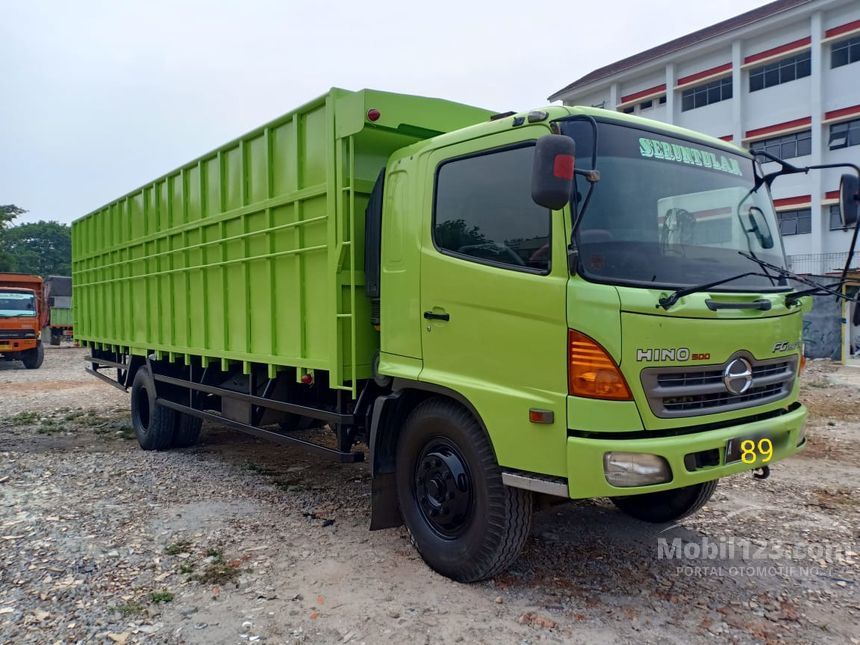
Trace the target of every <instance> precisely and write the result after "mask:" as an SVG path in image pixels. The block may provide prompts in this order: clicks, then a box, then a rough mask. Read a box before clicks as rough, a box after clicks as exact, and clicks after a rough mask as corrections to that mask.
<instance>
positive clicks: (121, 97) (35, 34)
mask: <svg viewBox="0 0 860 645" xmlns="http://www.w3.org/2000/svg"><path fill="white" fill-rule="evenodd" d="M762 4H765V3H764V2H761V1H758V0H722V1H721V2H718V3H716V2H689V1H681V0H649V1H648V2H641V1H639V0H608V1H605V2H599V3H586V2H583V1H582V0H580V1H578V2H565V3H540V2H516V3H513V2H510V1H508V2H505V1H496V2H492V3H491V2H477V1H476V2H470V1H467V0H459V1H456V2H452V1H449V0H433V1H432V2H420V3H409V2H403V1H402V0H401V1H400V2H389V1H387V0H364V1H363V2H356V1H353V2H339V1H337V0H329V1H328V2H320V1H319V0H317V1H316V2H313V1H311V2H306V1H304V0H294V1H291V0H281V1H278V0H241V1H238V0H237V1H234V2H226V1H222V0H200V1H198V0H172V1H170V0H146V1H143V0H125V1H118V0H111V1H93V0H76V1H75V2H69V1H68V0H28V1H23V2H22V1H21V0H0V204H10V203H12V204H16V205H18V206H20V207H22V208H25V209H27V210H28V211H29V212H28V213H27V214H26V215H24V216H22V217H20V218H18V220H16V223H22V222H27V221H37V220H42V219H44V220H57V221H60V222H71V221H72V220H74V219H76V218H77V217H80V216H81V215H84V214H86V213H88V212H90V211H92V210H94V209H96V208H97V207H99V206H101V205H103V204H104V203H106V202H108V201H110V200H112V199H114V198H116V197H119V196H121V195H123V194H125V193H127V192H128V191H130V190H132V189H134V188H136V187H138V186H140V185H142V184H144V183H146V182H147V181H149V180H151V179H154V178H155V177H158V176H160V175H162V174H164V173H165V172H167V171H169V170H172V169H174V168H176V167H177V166H179V165H181V164H183V163H184V162H186V161H190V160H191V159H193V158H195V157H197V156H200V155H201V154H203V153H205V152H208V151H209V150H212V149H213V148H216V147H218V146H219V145H220V144H222V143H225V142H227V141H228V140H230V139H233V138H235V137H236V136H238V135H240V134H242V133H243V132H246V131H248V130H251V129H253V128H255V127H257V126H258V125H261V124H262V123H264V122H266V121H268V120H271V119H272V118H274V117H276V116H278V115H280V114H283V113H285V112H288V111H289V110H291V109H292V108H294V107H297V106H299V105H301V104H303V103H305V102H307V101H308V100H310V99H312V98H314V97H316V96H319V95H321V94H324V93H325V92H326V90H327V89H328V88H329V87H332V86H337V87H343V88H346V89H353V90H357V89H362V88H365V87H369V88H374V89H380V90H388V91H393V92H403V93H410V94H420V95H424V96H438V97H442V98H446V99H450V100H454V101H460V102H463V103H470V104H473V105H478V106H481V107H486V108H490V109H495V110H498V111H506V110H524V109H529V108H534V107H538V106H541V105H545V104H546V103H547V100H546V97H547V96H549V95H550V94H551V93H553V92H554V91H556V90H558V89H560V88H562V87H564V86H565V85H567V84H568V83H570V82H571V81H573V80H575V79H577V78H579V77H581V76H583V75H584V74H586V73H588V72H590V71H591V70H593V69H595V68H597V67H601V66H603V65H605V64H607V63H611V62H613V61H616V60H618V59H620V58H624V57H626V56H629V55H631V54H635V53H637V52H639V51H642V50H643V49H647V48H649V47H653V46H655V45H659V44H660V43H663V42H665V41H667V40H671V39H673V38H676V37H678V36H681V35H684V34H686V33H689V32H690V31H694V30H696V29H700V28H702V27H705V26H708V25H710V24H713V23H715V22H719V21H720V20H724V19H726V18H729V17H731V16H734V15H736V14H738V13H742V12H744V11H747V10H749V9H752V8H754V7H756V6H760V5H762Z"/></svg>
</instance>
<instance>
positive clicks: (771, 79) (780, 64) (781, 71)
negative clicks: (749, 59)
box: [750, 50, 810, 92]
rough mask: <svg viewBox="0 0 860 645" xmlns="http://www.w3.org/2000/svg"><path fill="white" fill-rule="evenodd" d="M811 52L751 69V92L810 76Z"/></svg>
mask: <svg viewBox="0 0 860 645" xmlns="http://www.w3.org/2000/svg"><path fill="white" fill-rule="evenodd" d="M809 73H810V64H809V51H808V50H807V51H805V52H802V53H800V54H797V55H795V56H789V57H788V58H783V59H782V60H778V61H776V62H774V63H768V64H767V65H761V66H760V67H753V68H752V69H750V92H755V91H757V90H763V89H764V88H766V87H772V86H774V85H780V84H781V83H788V82H789V81H793V80H796V79H798V78H803V77H804V76H809Z"/></svg>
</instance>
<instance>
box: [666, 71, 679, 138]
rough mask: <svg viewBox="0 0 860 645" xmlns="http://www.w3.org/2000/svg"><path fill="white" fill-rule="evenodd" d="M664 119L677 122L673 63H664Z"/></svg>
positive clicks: (673, 122)
mask: <svg viewBox="0 0 860 645" xmlns="http://www.w3.org/2000/svg"><path fill="white" fill-rule="evenodd" d="M666 121H667V122H668V123H672V124H677V123H678V113H677V112H676V111H675V63H667V64H666Z"/></svg>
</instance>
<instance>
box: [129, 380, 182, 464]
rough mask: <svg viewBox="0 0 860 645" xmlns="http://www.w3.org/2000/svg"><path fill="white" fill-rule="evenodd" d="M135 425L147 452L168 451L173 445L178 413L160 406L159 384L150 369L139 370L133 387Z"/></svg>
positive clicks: (139, 438) (132, 420)
mask: <svg viewBox="0 0 860 645" xmlns="http://www.w3.org/2000/svg"><path fill="white" fill-rule="evenodd" d="M131 425H132V426H133V427H134V434H135V435H137V442H138V443H139V444H140V447H141V448H143V449H144V450H164V449H166V448H169V447H170V446H171V444H172V443H173V437H174V433H175V430H176V426H177V420H176V412H175V411H173V410H171V409H170V408H165V407H164V406H161V405H158V404H157V403H156V396H155V381H153V379H152V375H151V374H150V373H149V370H147V369H146V368H141V369H139V370H137V374H135V375H134V383H132V386H131Z"/></svg>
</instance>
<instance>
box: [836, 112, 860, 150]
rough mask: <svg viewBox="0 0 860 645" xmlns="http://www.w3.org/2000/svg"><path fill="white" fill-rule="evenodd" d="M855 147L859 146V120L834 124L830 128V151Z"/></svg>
mask: <svg viewBox="0 0 860 645" xmlns="http://www.w3.org/2000/svg"><path fill="white" fill-rule="evenodd" d="M856 145H860V119H854V120H853V121H843V122H842V123H834V124H833V125H831V126H830V149H831V150H838V149H839V148H847V147H848V146H856Z"/></svg>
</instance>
